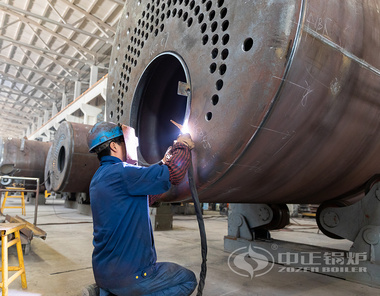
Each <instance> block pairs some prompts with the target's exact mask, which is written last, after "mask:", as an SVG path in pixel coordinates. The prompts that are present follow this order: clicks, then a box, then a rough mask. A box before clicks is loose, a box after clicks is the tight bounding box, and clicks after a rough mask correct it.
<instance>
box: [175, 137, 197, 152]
mask: <svg viewBox="0 0 380 296" xmlns="http://www.w3.org/2000/svg"><path fill="white" fill-rule="evenodd" d="M175 143H182V144H185V145H186V146H187V147H189V149H190V150H191V149H193V148H194V142H193V140H192V139H191V136H190V134H180V135H179V136H178V138H177V140H176V141H174V144H175Z"/></svg>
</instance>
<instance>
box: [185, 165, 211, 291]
mask: <svg viewBox="0 0 380 296" xmlns="http://www.w3.org/2000/svg"><path fill="white" fill-rule="evenodd" d="M188 178H189V185H190V191H191V196H192V198H193V202H194V207H195V213H196V215H197V220H198V226H199V234H200V236H201V253H202V264H201V272H200V274H199V282H198V292H197V296H201V295H202V292H203V288H204V285H205V280H206V273H207V265H206V261H207V258H206V257H207V239H206V230H205V224H204V222H203V216H202V209H201V204H200V203H199V198H198V192H197V187H196V186H195V182H194V168H193V162H192V159H191V157H190V166H189V170H188Z"/></svg>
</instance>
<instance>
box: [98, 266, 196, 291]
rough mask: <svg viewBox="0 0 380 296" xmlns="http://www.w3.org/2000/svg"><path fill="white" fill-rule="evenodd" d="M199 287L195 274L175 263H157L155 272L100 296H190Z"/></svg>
mask: <svg viewBox="0 0 380 296" xmlns="http://www.w3.org/2000/svg"><path fill="white" fill-rule="evenodd" d="M196 286H197V279H196V277H195V274H194V272H192V271H191V270H188V269H186V268H185V267H182V266H180V265H178V264H175V263H169V262H161V263H156V265H155V271H154V272H153V273H152V274H151V275H150V276H147V277H145V278H143V279H140V280H138V281H136V282H134V283H132V284H131V285H128V286H127V287H123V288H119V289H112V288H111V289H102V288H100V296H111V295H117V296H142V295H144V296H174V295H175V296H189V295H190V294H191V293H192V292H193V291H194V290H195V287H196Z"/></svg>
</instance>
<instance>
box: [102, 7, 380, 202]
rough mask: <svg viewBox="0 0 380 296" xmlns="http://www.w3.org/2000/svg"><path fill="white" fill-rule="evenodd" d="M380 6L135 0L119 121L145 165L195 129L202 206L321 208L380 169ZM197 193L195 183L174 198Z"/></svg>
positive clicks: (121, 58) (119, 61) (116, 51)
mask: <svg viewBox="0 0 380 296" xmlns="http://www.w3.org/2000/svg"><path fill="white" fill-rule="evenodd" d="M379 9H380V6H379V2H378V1H377V0H368V1H356V0H347V1H340V0H318V1H317V0H311V1H310V0H309V1H306V0H283V1H272V0H264V1H226V0H202V1H194V0H193V1H190V0H178V1H176V0H168V1H148V0H140V1H127V2H126V4H125V7H124V11H123V14H122V17H121V20H120V23H119V26H118V29H117V35H116V38H115V44H114V48H113V52H112V56H111V61H110V72H109V76H108V87H107V97H108V99H107V109H106V110H107V118H108V121H113V122H121V123H124V124H129V125H131V126H132V127H134V128H135V129H136V131H137V136H138V137H139V143H140V147H139V153H140V162H141V163H142V164H145V163H148V164H151V163H154V162H156V161H158V160H160V159H161V158H162V156H163V154H164V153H165V150H166V148H167V147H168V146H169V145H170V144H171V142H172V141H173V140H174V139H175V137H176V135H177V134H178V130H177V129H176V127H174V125H172V124H171V123H170V122H169V120H170V119H173V120H175V121H177V122H180V123H188V125H189V128H190V132H191V135H192V137H193V139H194V140H195V144H196V148H195V149H194V151H193V163H194V167H195V172H196V177H195V178H196V181H197V186H198V189H199V196H200V199H201V201H204V202H249V203H320V202H323V201H326V200H330V199H335V198H341V197H343V196H346V195H350V194H354V193H355V192H357V191H358V190H360V189H361V188H363V186H364V184H365V183H366V182H367V181H368V180H369V179H370V178H371V177H372V176H374V175H375V174H378V173H380V154H379V151H380V129H379V127H380V70H379V69H380V55H379V52H380V32H379V28H380V13H379ZM188 197H189V191H188V184H186V180H185V181H184V182H183V183H182V184H180V185H179V186H176V187H173V188H172V189H171V190H170V191H169V192H168V193H167V194H166V199H167V200H171V201H174V200H178V201H179V200H184V199H187V198H188Z"/></svg>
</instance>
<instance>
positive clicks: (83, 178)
mask: <svg viewBox="0 0 380 296" xmlns="http://www.w3.org/2000/svg"><path fill="white" fill-rule="evenodd" d="M91 128H92V126H91V125H86V124H80V123H73V122H67V121H64V122H62V123H61V124H60V126H59V128H58V130H57V132H56V133H55V136H54V141H53V144H52V146H51V148H50V150H49V153H48V156H47V159H46V166H45V179H46V189H47V190H48V191H54V192H88V190H89V185H90V182H91V178H92V176H93V175H94V173H95V171H96V170H97V169H98V167H99V161H98V160H97V158H96V154H92V153H89V152H88V146H87V134H88V132H89V130H90V129H91Z"/></svg>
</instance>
